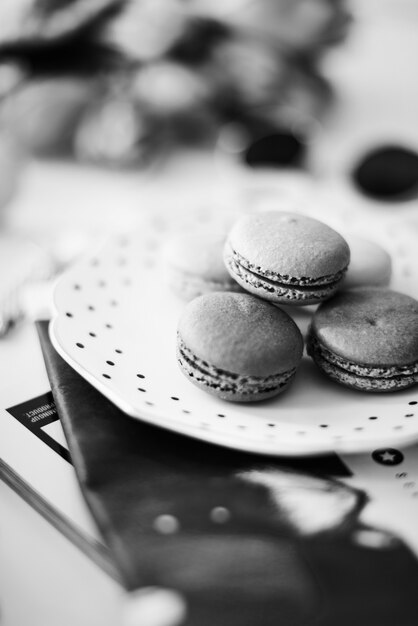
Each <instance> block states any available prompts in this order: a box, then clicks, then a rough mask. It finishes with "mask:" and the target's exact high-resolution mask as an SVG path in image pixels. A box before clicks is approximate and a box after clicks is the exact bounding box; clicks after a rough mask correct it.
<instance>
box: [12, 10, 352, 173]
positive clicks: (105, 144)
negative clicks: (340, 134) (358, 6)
mask: <svg viewBox="0 0 418 626" xmlns="http://www.w3.org/2000/svg"><path fill="white" fill-rule="evenodd" d="M348 22H349V19H348V13H347V10H346V7H345V1H344V0H334V1H331V0H274V1H273V0H258V2H255V1H248V0H245V1H244V0H236V1H235V2H234V3H232V4H231V5H228V4H226V5H225V3H222V2H220V1H217V0H213V2H210V1H209V0H207V1H206V0H188V1H187V2H185V1H184V0H60V1H58V2H54V1H53V0H24V1H23V2H18V3H16V4H14V3H10V5H9V6H8V8H7V9H4V8H0V78H1V68H2V67H5V66H8V67H9V68H10V67H12V66H13V67H16V68H21V80H20V83H19V88H18V89H16V86H15V87H14V88H10V94H9V96H8V94H7V88H6V89H3V91H1V90H0V96H1V95H3V98H2V100H3V106H2V109H5V111H6V115H5V120H6V124H7V125H8V127H10V129H11V131H12V132H14V133H16V136H17V138H18V139H19V141H20V142H21V143H22V145H23V146H24V147H25V148H27V149H28V150H29V152H31V153H33V154H36V155H41V156H55V155H59V156H66V157H70V158H73V157H75V158H79V159H81V160H82V161H86V160H87V161H89V162H95V163H97V164H100V165H107V166H111V167H114V166H116V165H117V166H118V167H125V166H129V167H131V166H132V165H133V164H136V165H137V166H139V167H144V165H146V162H147V160H149V159H153V158H154V156H155V155H157V153H158V150H159V148H160V147H161V145H162V143H163V144H165V145H166V144H167V142H172V143H173V144H175V143H176V142H182V141H187V142H189V141H190V140H193V141H201V140H204V141H206V140H207V139H208V138H209V137H210V136H212V137H213V140H214V139H215V138H216V128H219V127H220V126H221V125H223V124H224V123H225V122H230V121H238V122H239V123H241V124H244V125H245V124H246V123H247V121H249V123H250V130H251V132H252V128H251V119H252V118H259V121H260V122H262V121H263V120H264V122H265V124H266V125H268V126H269V127H272V129H273V131H276V132H277V133H283V136H284V135H287V136H288V137H290V136H295V137H299V135H300V134H301V135H303V137H305V136H306V135H308V134H309V132H310V129H311V127H312V124H311V121H313V122H315V121H317V120H318V119H320V118H321V116H322V115H323V114H324V112H325V111H326V110H327V107H328V106H329V103H330V102H331V96H332V91H331V90H330V88H329V86H328V84H327V82H326V81H325V80H324V78H323V77H322V76H321V73H320V71H319V70H318V67H319V64H318V61H319V59H320V57H321V56H322V54H323V53H324V51H325V50H326V49H327V47H328V46H329V45H330V44H331V43H334V42H335V41H337V40H340V39H341V38H342V37H343V35H344V34H345V32H346V30H347V25H348ZM121 77H123V80H122V81H121ZM121 85H123V86H122V87H121ZM0 87H1V85H0ZM119 90H121V91H120V93H118V91H119ZM118 100H119V104H116V101H118ZM128 100H129V102H128ZM121 101H123V102H124V104H123V105H121ZM112 102H113V104H111V103H112ZM128 109H129V111H130V113H128ZM110 111H111V112H110ZM133 114H135V115H137V118H138V119H137V121H136V122H135V121H134V119H133ZM295 124H296V126H295ZM300 124H302V126H303V130H302V131H301V130H300V128H299V126H300ZM80 125H81V126H80ZM118 125H119V126H120V128H119V129H118V130H117V129H116V127H117V126H118ZM128 129H130V130H129V131H128ZM214 130H215V132H214ZM129 132H130V133H132V138H131V139H130V140H129V139H128V134H129ZM163 135H164V137H165V139H164V141H163V142H161V137H162V136H163ZM106 138H107V139H106ZM123 138H124V139H123ZM89 142H90V145H89ZM305 143H306V144H308V143H309V141H306V142H305ZM283 150H285V144H283ZM286 150H288V148H286ZM289 154H290V153H288V155H287V157H286V156H283V158H282V162H283V164H284V163H285V162H286V163H287V164H289V163H290V162H293V163H294V164H295V165H296V164H297V163H298V164H300V163H301V162H302V160H298V159H296V158H293V157H291V156H289ZM276 162H277V164H278V163H279V160H277V161H276Z"/></svg>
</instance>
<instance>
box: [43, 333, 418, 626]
mask: <svg viewBox="0 0 418 626" xmlns="http://www.w3.org/2000/svg"><path fill="white" fill-rule="evenodd" d="M38 332H39V337H40V341H41V345H42V350H43V354H44V359H45V363H46V367H47V371H48V375H49V379H50V382H51V387H52V392H53V395H54V399H55V403H56V405H57V410H58V413H59V415H60V419H61V421H62V425H63V428H64V431H65V435H66V438H67V442H68V446H69V449H70V453H71V458H72V461H73V463H74V466H75V470H76V473H77V477H78V480H79V483H80V487H81V490H82V493H83V495H84V497H85V500H86V502H87V504H88V506H89V508H90V510H91V512H92V514H93V516H94V518H95V520H96V522H97V524H98V526H99V528H100V529H101V531H102V534H103V537H104V538H105V541H106V542H107V544H108V547H109V549H110V551H111V553H112V555H113V559H114V562H115V564H116V566H117V568H118V569H119V571H120V574H121V578H122V580H123V583H124V585H125V586H126V588H127V589H128V590H134V589H138V588H141V587H149V586H157V587H164V588H169V589H174V590H176V591H178V592H179V593H181V594H182V596H183V597H184V599H185V601H186V605H187V616H186V618H185V621H184V622H183V624H184V626H213V625H214V624H216V625H217V626H255V625H257V626H270V625H271V626H277V624H280V625H281V626H299V625H302V624H303V625H307V624H312V625H313V624H315V626H335V624H338V626H345V625H347V626H348V625H349V626H352V624H353V623H359V624H367V625H368V626H374V625H376V626H377V625H379V626H385V625H387V626H389V624H390V626H393V624H400V625H402V626H409V625H410V626H416V624H417V623H418V604H417V602H416V589H417V585H418V566H417V561H416V559H415V557H414V556H413V555H412V554H411V552H410V551H409V550H408V548H407V547H406V546H405V545H404V544H403V542H402V541H400V540H399V539H397V538H396V537H394V536H392V535H389V534H387V533H382V532H380V531H378V530H377V529H370V528H366V527H364V525H363V524H362V523H361V522H360V521H359V515H360V513H361V510H362V509H363V507H364V506H366V505H367V495H366V494H365V493H363V492H361V491H358V490H355V489H353V488H351V487H349V486H347V485H346V484H345V483H344V476H348V475H349V472H348V470H347V468H346V467H345V466H344V465H343V464H342V462H341V461H340V459H339V458H338V457H337V456H336V455H330V456H326V457H315V458H310V459H309V458H308V459H295V460H292V461H289V460H287V459H277V458H270V457H265V456H257V455H249V454H246V453H242V452H236V451H232V450H228V449H224V448H221V447H217V446H212V445H210V444H206V443H203V442H200V441H197V440H194V439H192V438H188V437H184V436H180V435H177V434H175V433H171V432H168V431H166V430H163V429H160V428H157V427H153V426H150V425H147V424H144V423H142V422H140V421H138V420H135V419H132V418H129V417H128V416H126V415H125V414H124V413H122V412H121V411H120V410H119V409H117V408H116V407H115V406H114V405H113V404H112V403H110V402H109V401H108V400H107V399H106V398H105V397H104V396H102V395H101V394H100V393H99V392H98V391H97V390H96V389H95V388H94V387H92V386H91V385H90V384H89V383H88V382H86V381H85V380H84V379H83V378H82V377H81V376H79V375H78V374H77V373H76V372H75V371H74V370H73V369H72V368H71V367H70V366H69V365H68V364H67V363H66V362H65V361H64V360H63V359H62V358H61V357H60V356H59V355H58V354H57V353H56V351H55V350H54V348H53V347H52V345H51V343H50V340H49V336H48V327H47V323H45V322H42V323H39V324H38ZM368 536H369V538H370V537H371V538H372V541H367V537H368ZM379 537H380V543H379ZM359 538H361V540H359Z"/></svg>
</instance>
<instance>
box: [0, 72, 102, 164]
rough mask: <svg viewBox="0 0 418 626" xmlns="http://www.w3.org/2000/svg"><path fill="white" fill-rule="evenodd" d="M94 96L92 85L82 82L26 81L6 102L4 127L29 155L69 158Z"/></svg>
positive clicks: (62, 79) (71, 80) (65, 80)
mask: <svg viewBox="0 0 418 626" xmlns="http://www.w3.org/2000/svg"><path fill="white" fill-rule="evenodd" d="M93 93H94V82H93V83H91V82H89V81H87V80H84V79H81V78H61V77H60V78H55V79H42V80H29V81H28V82H26V83H25V84H24V85H23V86H22V87H20V88H19V89H18V90H17V91H15V92H14V93H13V94H12V95H11V96H10V97H9V98H8V99H7V100H6V101H5V103H4V106H3V119H4V123H5V125H6V126H7V127H8V128H9V130H10V132H12V133H13V134H14V135H15V137H16V138H17V140H18V141H19V142H20V143H21V144H22V146H23V147H24V148H26V149H27V150H28V151H29V152H31V153H34V154H38V155H42V156H51V155H64V154H68V153H69V151H71V145H72V137H73V133H74V130H75V127H76V124H77V122H78V120H79V119H80V117H81V114H82V112H83V110H84V108H85V107H86V105H87V104H88V103H89V102H90V100H91V98H92V94H93Z"/></svg>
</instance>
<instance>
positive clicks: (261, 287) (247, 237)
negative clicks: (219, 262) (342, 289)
mask: <svg viewBox="0 0 418 626" xmlns="http://www.w3.org/2000/svg"><path fill="white" fill-rule="evenodd" d="M224 261H225V265H226V267H227V268H228V271H229V273H230V274H231V276H232V277H233V278H234V279H235V280H236V281H237V282H238V283H239V284H240V285H241V286H242V287H243V288H244V289H246V290H247V291H249V292H250V293H253V294H255V295H257V296H259V297H260V298H263V299H265V300H271V301H272V302H278V303H283V304H295V305H306V304H316V303H318V302H321V301H322V300H326V299H327V298H330V297H331V296H332V295H333V294H334V293H335V292H336V291H337V289H338V287H339V284H340V282H341V280H342V278H343V277H344V275H345V273H346V271H347V267H348V264H349V261H350V249H349V247H348V244H347V242H346V241H345V240H344V238H343V237H342V236H341V235H340V234H338V233H337V232H336V231H335V230H333V229H332V228H330V227H329V226H327V225H326V224H323V223H322V222H320V221H318V220H315V219H313V218H310V217H308V216H305V215H300V214H298V213H291V212H287V211H265V212H262V213H254V214H250V215H245V216H243V217H242V218H240V219H239V220H238V221H237V222H236V223H235V225H234V226H233V227H232V229H231V231H230V233H229V235H228V238H227V242H226V244H225V248H224Z"/></svg>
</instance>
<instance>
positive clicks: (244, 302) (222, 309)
mask: <svg viewBox="0 0 418 626" xmlns="http://www.w3.org/2000/svg"><path fill="white" fill-rule="evenodd" d="M178 331H179V335H180V337H181V339H182V340H183V341H184V343H185V344H186V346H187V347H188V348H189V350H190V351H191V352H193V353H194V354H195V355H196V356H197V357H198V358H200V359H203V360H205V361H206V362H208V363H209V364H210V365H212V366H215V367H218V368H220V369H224V370H226V371H228V372H232V373H236V374H241V375H248V376H260V377H263V376H270V375H272V374H277V373H279V372H285V371H288V370H291V369H292V368H294V367H296V366H297V365H298V364H299V361H300V359H301V357H302V352H303V339H302V335H301V333H300V331H299V329H298V327H297V326H296V324H295V323H294V321H293V320H292V319H291V318H290V317H289V316H288V315H287V313H284V312H283V311H281V310H280V309H279V308H277V307H275V306H273V305H271V304H269V303H268V302H265V301H263V300H260V299H258V298H255V297H254V296H251V295H249V294H237V293H213V294H208V295H206V296H201V297H200V298H196V299H195V300H193V301H192V302H190V303H189V304H188V305H187V307H186V309H185V310H184V312H183V315H182V317H181V319H180V322H179V327H178Z"/></svg>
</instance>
